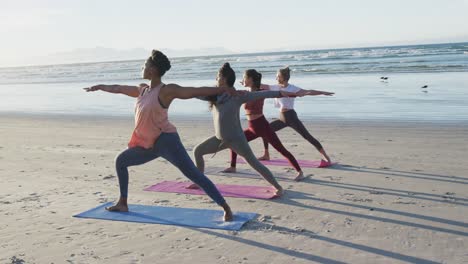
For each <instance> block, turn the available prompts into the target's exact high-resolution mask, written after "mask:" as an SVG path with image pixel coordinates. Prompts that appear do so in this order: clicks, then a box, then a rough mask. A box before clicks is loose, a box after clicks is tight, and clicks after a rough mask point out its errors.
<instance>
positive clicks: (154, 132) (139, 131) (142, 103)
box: [128, 83, 177, 149]
mask: <svg viewBox="0 0 468 264" xmlns="http://www.w3.org/2000/svg"><path fill="white" fill-rule="evenodd" d="M163 86H164V84H163V83H161V84H160V85H158V86H156V87H154V88H151V89H150V88H149V87H146V88H141V92H140V95H139V96H138V98H137V102H136V105H135V129H134V130H133V134H132V137H131V139H130V142H128V147H129V148H133V147H137V146H139V147H143V148H146V149H149V148H152V147H153V145H154V143H155V142H156V139H157V138H158V137H159V135H161V133H176V132H177V129H176V127H175V126H174V125H172V124H171V123H170V122H169V120H168V116H167V109H165V108H163V107H162V106H161V104H160V102H159V92H160V91H161V88H162V87H163Z"/></svg>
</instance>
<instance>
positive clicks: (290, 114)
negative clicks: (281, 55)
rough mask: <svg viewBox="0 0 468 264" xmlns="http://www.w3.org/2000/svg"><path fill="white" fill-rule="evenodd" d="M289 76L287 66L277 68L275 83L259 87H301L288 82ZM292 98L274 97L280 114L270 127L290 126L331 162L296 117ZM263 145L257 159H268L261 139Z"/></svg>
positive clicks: (318, 143) (289, 88)
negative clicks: (261, 154) (261, 153)
mask: <svg viewBox="0 0 468 264" xmlns="http://www.w3.org/2000/svg"><path fill="white" fill-rule="evenodd" d="M290 76H291V70H290V69H289V67H286V68H283V69H279V70H278V73H277V74H276V80H277V81H278V84H277V85H265V84H262V86H261V88H262V89H265V90H277V91H287V92H293V93H296V92H298V91H300V90H302V89H301V88H299V87H297V86H294V85H292V84H289V83H288V81H289V78H290ZM308 91H309V93H308V95H327V96H331V95H333V94H334V93H330V92H324V91H316V90H308ZM294 99H295V97H283V98H276V99H275V107H278V108H280V116H279V119H278V120H275V121H273V122H271V123H270V126H271V129H272V130H273V131H274V132H276V131H278V130H281V129H283V128H285V127H291V128H292V129H294V130H295V131H296V132H297V133H299V134H300V135H301V136H302V137H303V138H304V139H306V140H307V141H309V143H310V144H312V145H314V147H315V148H316V149H317V150H318V151H319V152H320V154H322V156H323V158H324V159H325V160H326V161H327V162H328V163H331V159H330V157H329V156H328V155H327V153H326V152H325V149H324V148H323V146H322V144H320V142H319V141H318V140H317V139H315V138H314V137H313V136H312V135H311V134H310V133H309V131H307V129H306V128H305V126H304V124H302V122H301V120H299V118H298V117H297V113H296V111H294ZM263 146H264V148H265V153H264V154H263V156H262V157H259V160H269V159H270V153H269V151H268V142H267V141H266V140H265V139H263Z"/></svg>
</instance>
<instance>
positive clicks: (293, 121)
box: [263, 110, 323, 151]
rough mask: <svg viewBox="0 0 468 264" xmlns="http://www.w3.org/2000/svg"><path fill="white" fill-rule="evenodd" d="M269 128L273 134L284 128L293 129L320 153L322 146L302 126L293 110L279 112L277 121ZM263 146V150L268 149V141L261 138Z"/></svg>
mask: <svg viewBox="0 0 468 264" xmlns="http://www.w3.org/2000/svg"><path fill="white" fill-rule="evenodd" d="M270 127H271V129H272V130H273V132H276V131H278V130H281V129H283V128H285V127H290V128H292V129H294V130H295V131H296V132H297V133H299V135H301V136H302V137H303V138H304V139H305V140H307V141H309V143H310V144H312V145H314V147H315V148H316V149H317V150H318V151H320V150H322V149H323V147H322V144H320V142H319V141H318V140H317V139H315V138H314V137H313V136H312V135H311V134H310V133H309V131H307V129H306V128H305V126H304V124H302V122H301V120H299V118H298V117H297V113H296V111H294V110H288V111H286V112H280V116H279V119H278V120H275V121H273V122H271V123H270ZM263 146H264V147H265V149H268V141H267V140H265V138H263Z"/></svg>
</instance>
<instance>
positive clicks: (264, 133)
mask: <svg viewBox="0 0 468 264" xmlns="http://www.w3.org/2000/svg"><path fill="white" fill-rule="evenodd" d="M244 135H245V137H246V138H247V141H252V140H254V139H256V138H258V137H261V138H262V139H263V140H264V141H266V142H268V143H270V144H271V145H272V146H273V147H274V148H275V149H276V150H277V151H278V152H279V153H281V155H283V156H284V157H285V158H286V159H287V160H288V161H289V163H290V164H291V165H292V166H293V167H294V169H296V171H301V167H300V166H299V164H298V163H297V160H296V158H294V156H293V155H292V154H291V152H289V151H288V150H287V149H286V148H285V147H284V146H283V144H282V143H281V141H280V139H279V138H278V136H277V135H276V133H275V132H273V130H272V129H271V127H270V124H269V123H268V121H267V120H266V118H265V116H262V117H259V118H257V119H255V120H252V121H250V120H249V128H247V129H246V130H244ZM268 143H267V144H268ZM236 163H237V153H236V152H234V151H233V150H232V149H231V167H236Z"/></svg>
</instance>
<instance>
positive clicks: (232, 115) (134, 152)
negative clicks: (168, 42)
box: [84, 50, 333, 221]
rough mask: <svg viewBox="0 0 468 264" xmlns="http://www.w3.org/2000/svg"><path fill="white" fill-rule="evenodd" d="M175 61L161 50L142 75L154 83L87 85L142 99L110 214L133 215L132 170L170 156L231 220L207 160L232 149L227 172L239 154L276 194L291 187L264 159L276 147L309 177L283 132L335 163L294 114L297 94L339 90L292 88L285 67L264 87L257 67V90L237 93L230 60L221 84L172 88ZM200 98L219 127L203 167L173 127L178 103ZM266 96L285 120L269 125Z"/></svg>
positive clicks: (249, 78) (200, 152) (247, 76)
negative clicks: (259, 152)
mask: <svg viewBox="0 0 468 264" xmlns="http://www.w3.org/2000/svg"><path fill="white" fill-rule="evenodd" d="M170 68H171V63H170V61H169V59H168V58H167V57H166V56H165V55H164V54H163V53H162V52H160V51H158V50H153V51H152V54H151V56H150V57H149V58H148V59H147V60H146V62H145V64H144V66H143V70H142V71H143V72H142V75H143V76H142V77H143V79H146V80H149V84H140V85H138V86H129V85H95V86H92V87H88V88H84V90H86V91H87V92H92V91H98V90H101V91H105V92H110V93H120V94H125V95H128V96H131V97H135V98H136V105H135V129H134V131H133V133H132V135H131V138H130V141H129V143H128V148H127V149H125V150H124V151H122V152H121V153H120V154H119V155H118V156H117V157H116V159H115V166H116V171H117V176H118V180H119V187H120V198H119V200H118V202H117V203H116V204H115V205H114V206H111V207H108V208H106V209H107V210H109V211H119V212H126V211H128V205H127V196H128V167H130V166H136V165H141V164H144V163H146V162H149V161H151V160H154V159H156V158H158V157H162V158H164V159H166V160H167V161H169V162H170V163H172V164H173V165H174V166H176V167H177V168H178V169H179V170H180V171H181V172H182V173H183V174H184V175H185V176H186V177H187V178H189V179H190V180H191V181H192V182H193V185H192V186H191V187H190V188H201V189H203V190H204V191H205V193H206V194H207V195H208V196H209V197H210V198H211V199H213V201H215V202H216V203H217V204H218V205H219V206H221V207H222V208H223V210H224V220H225V221H231V220H232V219H233V214H232V211H231V209H230V207H229V205H228V204H227V202H226V200H225V199H224V198H223V196H222V195H221V194H220V192H219V191H218V189H217V188H216V186H215V185H214V184H213V182H212V181H211V180H210V179H209V178H208V177H206V175H205V174H204V170H205V162H204V158H203V156H205V155H206V154H212V153H216V152H218V151H221V150H224V149H228V148H229V149H230V151H231V164H230V167H229V168H226V169H225V170H224V172H235V171H236V161H237V155H240V156H242V157H243V158H244V159H245V161H246V162H247V163H248V164H249V165H250V166H251V167H252V168H253V169H255V170H256V171H257V172H258V173H259V174H260V175H261V176H262V177H263V178H264V179H265V180H266V181H268V183H270V184H271V185H272V186H273V187H274V188H275V189H276V195H277V196H281V195H282V194H283V188H282V187H281V185H280V184H279V183H278V181H276V179H275V177H274V176H273V174H272V173H271V171H270V170H269V169H268V168H267V167H266V166H264V165H263V164H262V163H261V162H260V161H259V160H268V159H269V158H270V155H269V150H268V145H269V144H271V145H272V146H273V147H274V148H275V149H276V150H277V151H278V152H279V153H281V155H283V156H284V157H285V158H286V159H287V160H288V161H289V163H290V164H291V166H293V167H294V169H295V170H296V172H297V175H296V176H295V180H296V181H300V180H301V179H303V178H304V173H303V171H302V169H301V167H300V166H299V163H298V162H297V160H296V158H295V157H294V156H293V155H292V154H291V153H290V152H289V151H288V150H287V149H286V148H285V147H284V146H283V144H282V143H281V141H280V139H279V137H278V136H277V134H276V131H278V130H280V129H283V128H285V127H291V128H292V129H294V130H295V131H296V132H297V133H299V134H300V135H301V136H302V137H303V138H304V139H306V140H307V141H309V142H310V143H311V144H312V145H313V146H314V147H315V148H316V149H317V150H318V151H319V152H320V153H321V155H322V156H323V159H324V160H325V161H326V162H329V163H331V160H330V157H329V156H328V154H327V153H326V152H325V149H324V148H323V146H322V145H321V144H320V142H319V141H318V140H317V139H315V138H314V137H313V136H312V135H311V134H310V133H309V132H308V131H307V129H306V128H305V126H304V125H303V123H302V122H301V120H300V119H299V118H298V116H297V113H296V111H295V110H294V100H295V97H302V96H308V95H327V96H330V95H333V93H331V92H325V91H317V90H305V89H301V88H299V87H297V86H294V85H292V84H290V83H289V79H290V75H291V72H290V69H289V68H283V69H280V70H278V72H277V75H276V80H277V82H278V83H277V84H275V85H266V84H262V82H261V80H262V75H261V73H259V72H257V71H256V70H254V69H249V70H246V71H245V73H244V76H243V80H242V81H241V83H242V84H243V86H245V87H248V88H249V91H237V90H236V89H235V88H234V83H235V81H236V74H235V72H234V70H233V69H232V68H231V66H230V64H229V63H224V65H222V66H221V68H220V69H219V71H218V73H217V76H216V81H217V86H216V87H182V86H179V85H177V84H164V83H163V82H162V80H161V79H162V77H163V76H164V74H165V73H166V72H167V71H168V70H170ZM190 98H198V99H201V100H205V101H207V102H208V103H209V106H210V109H211V112H212V115H213V122H214V129H215V133H214V135H213V136H212V137H210V138H208V139H206V140H205V141H203V142H202V143H200V144H199V145H197V146H196V147H195V149H194V156H195V164H194V162H193V161H192V160H191V158H190V156H189V155H188V153H187V151H186V150H185V147H184V146H183V144H182V142H181V140H180V137H179V135H178V133H177V129H176V127H175V126H174V125H173V124H171V123H170V122H169V119H168V108H169V107H170V105H171V103H172V101H173V100H174V99H190ZM266 98H275V106H276V107H278V108H279V119H277V120H275V121H273V122H271V123H269V122H268V121H267V119H266V118H265V116H264V115H263V104H264V100H265V99H266ZM242 105H244V109H245V113H246V116H247V120H248V128H247V129H245V130H243V129H242V126H241V122H240V118H239V115H240V113H239V112H240V107H241V106H242ZM258 137H261V138H262V139H263V144H264V154H263V156H261V157H259V158H257V157H255V155H254V153H253V151H252V149H251V148H250V146H249V144H248V142H249V141H251V140H254V139H256V138H258Z"/></svg>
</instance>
